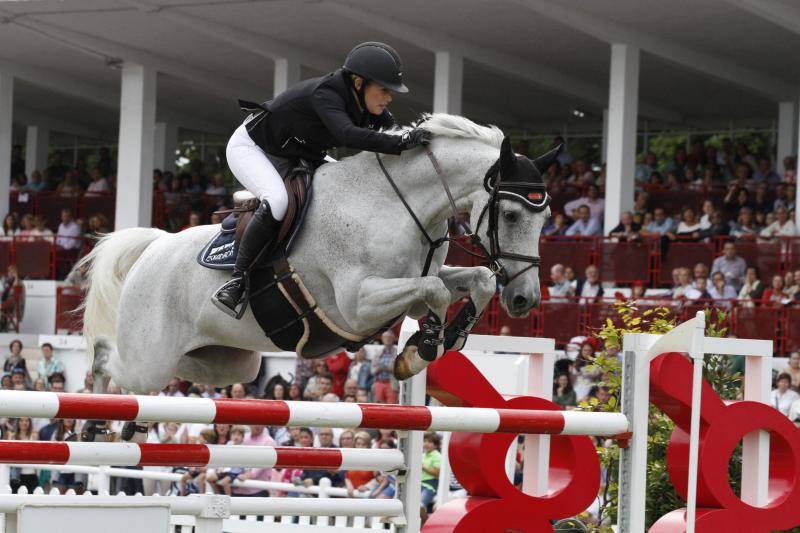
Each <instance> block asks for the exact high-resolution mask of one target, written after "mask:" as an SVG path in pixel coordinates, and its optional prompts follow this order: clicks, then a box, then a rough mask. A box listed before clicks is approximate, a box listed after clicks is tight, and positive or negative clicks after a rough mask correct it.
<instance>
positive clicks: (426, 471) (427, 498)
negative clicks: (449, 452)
mask: <svg viewBox="0 0 800 533" xmlns="http://www.w3.org/2000/svg"><path fill="white" fill-rule="evenodd" d="M441 444H442V440H441V438H440V437H439V435H438V434H437V433H436V432H433V431H428V432H426V433H425V436H424V437H423V440H422V450H423V452H424V454H423V455H422V483H421V484H422V487H421V491H422V494H421V500H420V506H421V509H420V512H422V513H423V516H425V515H427V513H429V512H431V511H432V510H433V502H434V500H435V499H436V492H437V490H438V489H439V469H440V468H441V467H442V454H441V452H440V451H439V449H440V447H441Z"/></svg>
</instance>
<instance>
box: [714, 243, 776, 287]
mask: <svg viewBox="0 0 800 533" xmlns="http://www.w3.org/2000/svg"><path fill="white" fill-rule="evenodd" d="M781 246H782V244H781V243H779V242H756V241H743V240H738V241H736V253H737V255H740V256H741V257H742V259H744V261H745V263H746V264H747V266H749V267H750V266H754V267H758V273H759V276H760V277H761V279H762V280H765V281H767V285H769V284H770V283H769V280H771V279H772V276H774V275H775V274H780V273H781V262H782V261H781V259H782V254H781ZM720 249H721V247H720Z"/></svg>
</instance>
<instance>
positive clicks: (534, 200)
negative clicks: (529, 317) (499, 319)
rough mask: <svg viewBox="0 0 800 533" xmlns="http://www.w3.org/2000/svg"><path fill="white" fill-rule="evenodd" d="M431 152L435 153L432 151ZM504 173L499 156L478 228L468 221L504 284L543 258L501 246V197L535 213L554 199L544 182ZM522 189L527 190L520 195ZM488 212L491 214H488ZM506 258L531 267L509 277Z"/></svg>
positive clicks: (472, 239) (486, 180)
mask: <svg viewBox="0 0 800 533" xmlns="http://www.w3.org/2000/svg"><path fill="white" fill-rule="evenodd" d="M431 155H433V154H432V153H431ZM502 178H503V177H502V173H501V172H500V160H499V159H498V160H497V161H496V162H495V163H494V164H493V165H492V166H491V167H490V168H489V170H488V172H487V173H486V177H485V178H484V179H483V187H484V188H485V189H486V190H487V191H488V192H489V200H488V201H487V202H486V205H485V206H483V209H482V210H481V214H480V215H479V216H478V223H477V224H476V225H475V230H474V231H472V230H470V229H469V226H467V225H466V224H465V230H466V231H467V235H469V237H470V242H471V243H472V244H473V245H475V246H477V247H478V248H480V249H481V250H482V251H483V254H484V257H485V260H486V261H488V262H489V264H490V265H491V266H492V267H493V268H492V270H493V271H494V272H496V273H497V277H498V279H499V280H500V282H501V283H502V284H503V285H508V284H509V283H511V282H512V281H514V280H515V279H516V278H517V277H519V276H521V275H522V274H524V273H525V272H527V271H528V270H530V269H532V268H538V267H539V266H540V265H541V263H542V259H541V258H540V257H539V256H538V255H522V254H515V253H513V252H504V251H503V249H502V248H501V247H500V235H499V224H498V220H499V217H500V200H501V199H505V200H510V201H512V202H515V203H517V204H519V205H521V206H522V207H524V208H525V209H527V210H529V211H532V212H534V213H541V212H542V211H544V210H545V209H547V207H548V206H549V205H550V202H551V200H552V198H551V197H550V195H549V194H547V187H546V186H545V184H544V183H531V182H527V181H508V182H504V181H503V179H502ZM518 191H520V192H522V193H524V195H523V194H520V193H519V192H518ZM487 214H488V216H486V215H487ZM484 219H486V220H487V221H488V222H487V224H488V226H487V228H486V233H487V235H488V236H489V250H487V249H486V246H485V245H484V244H483V243H482V242H481V238H480V235H479V231H480V227H481V224H482V223H483V221H484ZM503 259H507V260H510V261H520V262H522V263H528V266H527V267H525V268H523V269H522V270H520V271H519V272H517V273H516V274H514V275H513V276H511V277H509V274H508V270H507V269H506V266H505V264H504V263H503V261H502V260H503Z"/></svg>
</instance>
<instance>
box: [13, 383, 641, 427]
mask: <svg viewBox="0 0 800 533" xmlns="http://www.w3.org/2000/svg"><path fill="white" fill-rule="evenodd" d="M21 416H26V417H31V418H77V419H94V420H135V421H137V422H189V423H200V424H212V423H217V424H263V425H267V426H294V427H296V426H308V427H339V428H365V429H397V430H422V431H427V430H432V431H463V432H471V433H514V434H550V435H594V436H615V435H620V434H623V433H625V432H627V431H628V419H627V417H625V415H623V414H621V413H592V412H582V411H547V410H533V409H488V408H481V407H471V408H462V407H424V406H412V405H386V404H356V403H329V402H291V401H287V402H284V401H276V400H231V399H208V398H172V397H164V396H122V395H113V394H71V393H54V392H29V391H0V417H21Z"/></svg>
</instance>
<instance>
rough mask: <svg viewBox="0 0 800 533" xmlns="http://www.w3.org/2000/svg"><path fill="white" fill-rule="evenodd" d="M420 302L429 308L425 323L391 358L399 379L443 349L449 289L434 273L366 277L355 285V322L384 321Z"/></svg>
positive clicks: (411, 373)
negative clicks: (356, 291)
mask: <svg viewBox="0 0 800 533" xmlns="http://www.w3.org/2000/svg"><path fill="white" fill-rule="evenodd" d="M421 306H425V307H426V308H427V309H429V311H428V315H427V318H426V320H425V323H424V324H423V326H422V329H421V330H420V331H418V332H417V333H415V334H414V335H413V336H412V337H411V338H410V339H409V340H408V342H407V343H406V345H405V346H404V347H403V350H402V352H400V354H399V355H398V356H397V359H396V360H395V364H394V375H395V377H396V378H397V379H400V380H403V379H407V378H409V377H411V376H413V375H414V374H417V373H419V372H420V371H421V370H422V369H424V368H425V367H426V366H427V365H428V363H430V362H432V361H435V360H436V358H437V357H439V356H440V355H442V354H443V353H444V349H443V347H442V343H443V337H444V328H445V327H446V324H445V320H446V319H447V308H448V307H449V306H450V290H448V288H447V287H446V286H445V284H444V282H443V281H442V280H441V279H440V278H438V277H435V276H425V277H422V278H367V279H365V280H364V281H362V282H361V284H360V286H359V290H358V301H357V303H356V306H355V314H356V317H355V318H356V320H357V322H358V323H359V324H364V325H366V324H375V323H379V324H380V323H386V322H388V321H389V320H391V319H393V318H396V317H398V316H400V315H404V314H406V313H407V312H408V311H409V310H410V309H412V308H415V307H416V308H419V307H421Z"/></svg>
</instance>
